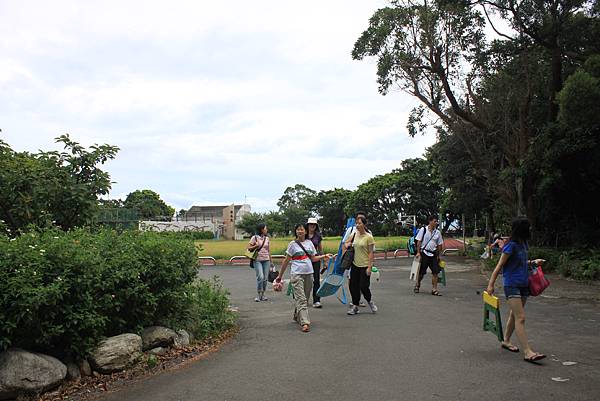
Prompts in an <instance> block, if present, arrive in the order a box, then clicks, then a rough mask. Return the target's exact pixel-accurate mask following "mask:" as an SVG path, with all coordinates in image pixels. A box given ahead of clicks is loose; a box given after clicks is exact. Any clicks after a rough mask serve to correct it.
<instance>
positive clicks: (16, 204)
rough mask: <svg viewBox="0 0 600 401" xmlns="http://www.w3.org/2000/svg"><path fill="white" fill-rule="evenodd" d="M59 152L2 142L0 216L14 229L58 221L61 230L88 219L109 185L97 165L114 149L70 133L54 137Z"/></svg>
mask: <svg viewBox="0 0 600 401" xmlns="http://www.w3.org/2000/svg"><path fill="white" fill-rule="evenodd" d="M56 142H57V143H60V144H62V145H63V146H64V151H62V152H57V151H51V152H42V151H40V152H37V153H28V152H16V151H14V150H13V149H11V148H10V146H9V145H8V144H6V143H5V142H3V141H0V220H2V221H4V225H5V226H6V227H7V228H8V229H9V230H11V231H12V232H15V231H17V230H21V229H23V228H24V227H26V226H27V225H30V224H33V225H36V226H39V227H46V226H49V225H57V226H59V227H61V228H62V229H64V230H68V229H70V228H73V227H77V226H82V225H85V224H87V223H89V222H90V221H91V220H92V218H93V217H94V215H95V212H96V209H97V207H98V197H99V196H101V195H106V194H107V193H108V191H109V190H110V187H111V182H110V176H109V174H108V173H107V172H105V171H103V170H101V169H100V168H99V166H100V165H102V164H104V163H105V162H106V161H108V160H110V159H113V158H114V157H115V155H116V154H117V152H118V150H119V149H118V148H117V147H115V146H110V145H94V146H91V147H90V148H89V149H86V148H84V147H83V146H81V145H80V144H78V143H77V142H74V141H73V140H72V139H71V138H70V137H69V136H68V135H63V136H60V137H58V138H56Z"/></svg>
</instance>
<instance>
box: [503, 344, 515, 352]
mask: <svg viewBox="0 0 600 401" xmlns="http://www.w3.org/2000/svg"><path fill="white" fill-rule="evenodd" d="M500 346H501V347H502V348H504V349H505V350H507V351H510V352H519V347H517V346H516V345H512V344H511V345H506V344H501V345H500Z"/></svg>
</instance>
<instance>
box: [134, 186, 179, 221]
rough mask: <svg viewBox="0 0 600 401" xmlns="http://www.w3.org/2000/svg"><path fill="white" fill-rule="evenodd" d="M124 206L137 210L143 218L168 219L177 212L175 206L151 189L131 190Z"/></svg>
mask: <svg viewBox="0 0 600 401" xmlns="http://www.w3.org/2000/svg"><path fill="white" fill-rule="evenodd" d="M124 206H125V207H126V208H128V209H134V210H136V211H137V212H138V213H139V216H140V217H141V218H143V219H150V220H167V221H168V220H171V218H172V217H173V215H174V214H175V208H173V207H171V206H169V205H167V204H166V203H165V202H164V201H163V200H162V199H161V198H160V195H159V194H157V193H156V192H154V191H152V190H150V189H142V190H137V191H133V192H131V193H130V194H129V195H127V198H125V202H124Z"/></svg>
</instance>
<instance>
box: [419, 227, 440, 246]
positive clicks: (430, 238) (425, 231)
mask: <svg viewBox="0 0 600 401" xmlns="http://www.w3.org/2000/svg"><path fill="white" fill-rule="evenodd" d="M423 230H424V231H423V239H425V234H427V227H423ZM436 231H437V228H436V229H434V230H433V232H432V233H431V237H429V240H428V241H427V243H426V244H425V245H423V246H422V247H421V250H423V249H425V247H426V246H427V245H429V243H430V242H431V240H432V239H433V236H434V235H435V232H436Z"/></svg>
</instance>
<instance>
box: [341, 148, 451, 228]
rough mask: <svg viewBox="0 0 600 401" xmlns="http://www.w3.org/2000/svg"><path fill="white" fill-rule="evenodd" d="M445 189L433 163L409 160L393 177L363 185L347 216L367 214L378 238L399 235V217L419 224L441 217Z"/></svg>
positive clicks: (351, 202) (350, 203)
mask: <svg viewBox="0 0 600 401" xmlns="http://www.w3.org/2000/svg"><path fill="white" fill-rule="evenodd" d="M440 199H441V187H440V185H439V183H438V180H437V178H436V176H435V175H434V170H433V168H432V165H431V163H430V162H429V161H428V160H425V159H418V158H417V159H406V160H404V161H402V163H401V167H400V168H398V169H395V170H393V171H392V172H391V173H387V174H383V175H378V176H376V177H373V178H371V179H370V180H368V181H367V182H366V183H363V184H360V185H359V186H358V188H357V189H356V191H354V192H353V193H352V194H351V195H350V197H349V200H348V205H347V207H346V212H347V214H348V215H354V214H356V212H357V211H364V212H366V213H367V216H368V220H369V225H370V227H371V229H372V230H373V231H374V232H375V233H376V234H396V233H397V232H398V230H399V227H398V225H397V221H398V214H400V213H401V214H405V215H406V214H409V215H416V216H417V219H418V221H420V222H425V221H427V216H429V215H431V214H437V212H438V211H439V206H440Z"/></svg>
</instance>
